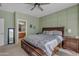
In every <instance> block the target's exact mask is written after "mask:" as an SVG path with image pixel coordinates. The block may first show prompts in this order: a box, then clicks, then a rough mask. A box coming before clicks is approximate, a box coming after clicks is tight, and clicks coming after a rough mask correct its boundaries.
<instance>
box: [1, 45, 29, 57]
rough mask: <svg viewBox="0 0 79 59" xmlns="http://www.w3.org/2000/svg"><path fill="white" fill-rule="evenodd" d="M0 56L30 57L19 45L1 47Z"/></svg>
mask: <svg viewBox="0 0 79 59" xmlns="http://www.w3.org/2000/svg"><path fill="white" fill-rule="evenodd" d="M0 56H28V54H27V53H26V52H25V51H24V50H23V49H22V48H21V46H20V45H19V44H17V45H14V44H11V45H6V46H3V47H0Z"/></svg>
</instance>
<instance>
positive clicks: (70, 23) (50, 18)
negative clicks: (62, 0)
mask: <svg viewBox="0 0 79 59" xmlns="http://www.w3.org/2000/svg"><path fill="white" fill-rule="evenodd" d="M78 20H79V19H78V5H76V6H73V7H70V8H67V9H64V10H61V11H59V12H56V13H53V14H51V15H47V16H44V17H41V18H40V31H41V29H42V28H43V27H61V26H64V27H65V30H64V31H65V36H68V35H69V36H78V32H79V31H78V25H79V23H78ZM68 29H71V30H72V32H71V33H68V32H67V30H68Z"/></svg>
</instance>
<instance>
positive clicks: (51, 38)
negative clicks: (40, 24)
mask: <svg viewBox="0 0 79 59" xmlns="http://www.w3.org/2000/svg"><path fill="white" fill-rule="evenodd" d="M62 40H63V38H62V36H59V35H44V34H39V35H30V36H28V37H27V38H26V41H27V42H29V43H31V44H33V45H34V46H36V47H39V48H41V49H42V50H43V51H44V52H45V53H46V54H47V55H48V56H51V55H52V54H53V50H54V48H55V47H56V46H57V45H58V44H59V43H61V42H62Z"/></svg>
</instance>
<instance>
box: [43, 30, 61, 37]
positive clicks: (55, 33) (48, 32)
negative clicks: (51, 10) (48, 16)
mask: <svg viewBox="0 0 79 59" xmlns="http://www.w3.org/2000/svg"><path fill="white" fill-rule="evenodd" d="M43 34H47V35H61V36H62V32H61V31H56V30H54V31H44V32H43Z"/></svg>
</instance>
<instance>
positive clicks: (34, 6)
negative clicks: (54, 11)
mask: <svg viewBox="0 0 79 59" xmlns="http://www.w3.org/2000/svg"><path fill="white" fill-rule="evenodd" d="M28 4H33V7H32V8H31V9H30V10H31V11H32V10H34V9H35V8H36V7H38V8H39V9H40V10H41V11H43V10H44V9H43V8H42V7H41V6H42V5H48V4H49V3H28Z"/></svg>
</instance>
